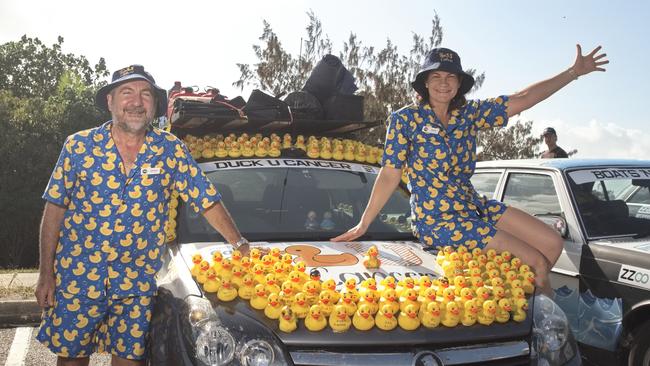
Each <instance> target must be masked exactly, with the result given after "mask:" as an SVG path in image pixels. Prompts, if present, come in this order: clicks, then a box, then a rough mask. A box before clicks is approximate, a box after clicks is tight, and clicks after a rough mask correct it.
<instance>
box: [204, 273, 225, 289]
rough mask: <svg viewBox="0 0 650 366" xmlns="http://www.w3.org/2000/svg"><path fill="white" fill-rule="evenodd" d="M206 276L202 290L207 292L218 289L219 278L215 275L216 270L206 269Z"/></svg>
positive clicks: (219, 284)
mask: <svg viewBox="0 0 650 366" xmlns="http://www.w3.org/2000/svg"><path fill="white" fill-rule="evenodd" d="M206 278H207V279H206V281H205V283H204V284H203V290H204V291H205V292H208V293H213V292H217V291H219V288H220V287H221V280H220V279H219V278H218V277H217V272H215V270H214V269H213V268H210V269H208V270H207V272H206Z"/></svg>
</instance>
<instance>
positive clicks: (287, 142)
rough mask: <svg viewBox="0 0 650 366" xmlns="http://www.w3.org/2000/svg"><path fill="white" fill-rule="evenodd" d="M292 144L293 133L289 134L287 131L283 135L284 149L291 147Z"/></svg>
mask: <svg viewBox="0 0 650 366" xmlns="http://www.w3.org/2000/svg"><path fill="white" fill-rule="evenodd" d="M292 144H293V143H292V141H291V135H289V134H288V133H285V134H284V136H282V148H283V149H289V148H291V145H292Z"/></svg>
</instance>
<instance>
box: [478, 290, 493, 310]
mask: <svg viewBox="0 0 650 366" xmlns="http://www.w3.org/2000/svg"><path fill="white" fill-rule="evenodd" d="M490 296H491V293H490V289H489V288H487V287H479V288H477V289H476V297H475V298H476V303H477V305H478V307H479V308H482V307H483V303H484V302H485V301H487V300H489V299H490Z"/></svg>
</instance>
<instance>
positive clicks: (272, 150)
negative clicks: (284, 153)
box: [268, 141, 281, 158]
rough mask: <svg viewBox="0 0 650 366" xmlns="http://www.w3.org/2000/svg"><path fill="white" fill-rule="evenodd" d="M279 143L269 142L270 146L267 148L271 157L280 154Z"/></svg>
mask: <svg viewBox="0 0 650 366" xmlns="http://www.w3.org/2000/svg"><path fill="white" fill-rule="evenodd" d="M280 149H281V145H280V143H279V142H278V141H273V142H271V147H270V148H269V153H268V154H269V156H270V157H272V158H277V157H279V156H280V154H281V151H280Z"/></svg>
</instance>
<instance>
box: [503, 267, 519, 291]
mask: <svg viewBox="0 0 650 366" xmlns="http://www.w3.org/2000/svg"><path fill="white" fill-rule="evenodd" d="M504 277H505V282H506V288H510V287H511V282H512V281H514V280H517V279H518V278H519V276H518V275H517V272H515V271H508V272H505V275H504Z"/></svg>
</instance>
